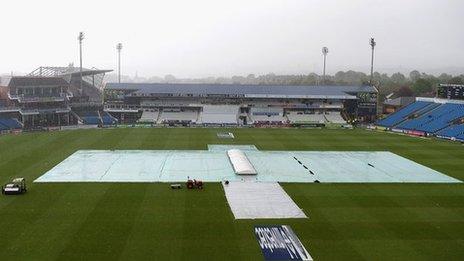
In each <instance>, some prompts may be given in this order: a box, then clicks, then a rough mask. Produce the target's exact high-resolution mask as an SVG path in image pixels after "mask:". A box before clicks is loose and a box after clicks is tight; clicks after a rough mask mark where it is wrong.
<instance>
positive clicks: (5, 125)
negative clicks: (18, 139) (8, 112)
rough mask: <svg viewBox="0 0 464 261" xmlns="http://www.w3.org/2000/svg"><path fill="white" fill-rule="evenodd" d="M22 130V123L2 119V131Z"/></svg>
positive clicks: (0, 120)
mask: <svg viewBox="0 0 464 261" xmlns="http://www.w3.org/2000/svg"><path fill="white" fill-rule="evenodd" d="M21 128H22V125H21V123H20V122H19V121H18V120H16V119H12V118H0V130H16V129H21Z"/></svg>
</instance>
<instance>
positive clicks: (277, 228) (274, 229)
mask: <svg viewBox="0 0 464 261" xmlns="http://www.w3.org/2000/svg"><path fill="white" fill-rule="evenodd" d="M254 232H255V236H256V239H257V240H258V244H259V246H260V248H261V251H262V252H263V256H264V259H265V260H313V259H312V257H311V255H310V254H309V253H308V251H307V250H306V248H305V247H304V246H303V244H302V243H301V241H300V239H298V237H297V236H296V234H295V233H294V232H293V230H292V228H291V227H290V226H287V225H261V226H255V227H254Z"/></svg>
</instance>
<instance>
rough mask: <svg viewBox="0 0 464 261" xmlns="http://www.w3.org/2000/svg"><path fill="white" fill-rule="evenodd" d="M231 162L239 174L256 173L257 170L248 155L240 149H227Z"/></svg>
mask: <svg viewBox="0 0 464 261" xmlns="http://www.w3.org/2000/svg"><path fill="white" fill-rule="evenodd" d="M227 156H228V157H229V160H230V163H231V164H232V167H233V168H234V171H235V174H237V175H256V174H257V172H256V170H255V168H254V167H253V165H252V164H251V162H250V161H249V160H248V158H247V156H246V155H245V153H243V151H241V150H239V149H231V150H228V151H227Z"/></svg>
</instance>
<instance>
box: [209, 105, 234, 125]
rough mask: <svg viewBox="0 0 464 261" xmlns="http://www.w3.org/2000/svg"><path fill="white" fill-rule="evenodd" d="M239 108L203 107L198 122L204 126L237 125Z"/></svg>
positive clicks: (222, 106) (228, 106)
mask: <svg viewBox="0 0 464 261" xmlns="http://www.w3.org/2000/svg"><path fill="white" fill-rule="evenodd" d="M238 109H239V106H236V105H203V111H202V112H201V116H200V122H201V123H204V124H237V114H238Z"/></svg>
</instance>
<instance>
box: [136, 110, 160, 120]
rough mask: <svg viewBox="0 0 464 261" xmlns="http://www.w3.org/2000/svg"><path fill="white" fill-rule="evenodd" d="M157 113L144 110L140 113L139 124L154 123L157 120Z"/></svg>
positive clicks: (156, 111)
mask: <svg viewBox="0 0 464 261" xmlns="http://www.w3.org/2000/svg"><path fill="white" fill-rule="evenodd" d="M158 116H159V111H158V110H154V109H145V110H143V112H142V117H140V119H139V120H138V121H139V122H148V123H155V122H156V121H157V120H158Z"/></svg>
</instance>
